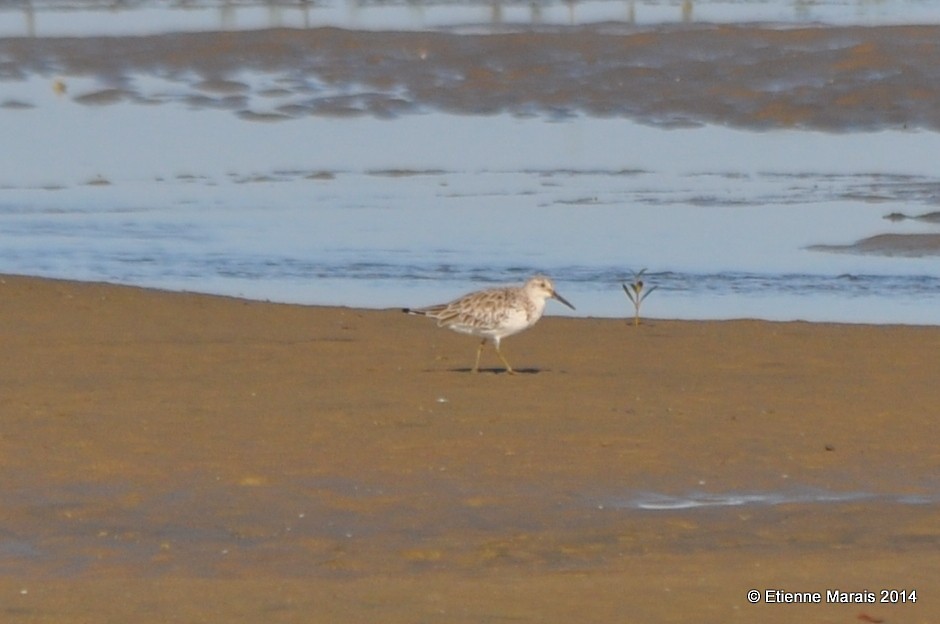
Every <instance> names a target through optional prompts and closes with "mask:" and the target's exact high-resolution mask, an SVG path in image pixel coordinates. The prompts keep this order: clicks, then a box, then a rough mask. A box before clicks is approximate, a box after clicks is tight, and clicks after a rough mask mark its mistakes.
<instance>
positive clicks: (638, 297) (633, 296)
mask: <svg viewBox="0 0 940 624" xmlns="http://www.w3.org/2000/svg"><path fill="white" fill-rule="evenodd" d="M644 273H646V269H642V270H640V271H633V283H632V284H629V285H628V284H623V292H625V293H627V297H628V298H629V299H630V301H631V302H632V303H633V325H634V327H636V326H638V325H639V324H640V305H641V304H642V303H643V301H644V300H645V299H646V298H647V297H649V296H650V293H651V292H653V291H654V290H656V288H657V287H656V286H653V287H652V288H646V286H645V284H643V274H644ZM644 288H646V290H644Z"/></svg>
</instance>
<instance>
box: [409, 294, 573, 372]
mask: <svg viewBox="0 0 940 624" xmlns="http://www.w3.org/2000/svg"><path fill="white" fill-rule="evenodd" d="M549 299H556V300H558V301H559V302H561V303H563V304H565V305H566V306H568V307H569V308H571V309H572V310H574V309H575V307H574V306H573V305H571V303H569V302H568V300H567V299H565V298H564V297H562V296H561V295H559V294H558V293H557V292H556V291H555V285H554V284H553V283H552V280H551V279H549V278H548V277H546V276H544V275H536V276H534V277H532V278H530V279H529V280H528V281H527V282H526V283H525V284H523V285H522V286H500V287H497V288H487V289H485V290H477V291H474V292H471V293H468V294H466V295H464V296H462V297H459V298H457V299H454V300H453V301H451V302H450V303H442V304H438V305H432V306H428V307H425V308H403V309H402V312H405V313H406V314H416V315H419V316H427V317H429V318H432V319H436V320H437V326H438V327H446V328H447V329H450V330H453V331H455V332H458V333H461V334H469V335H471V336H477V337H479V338H482V340H481V341H480V346H479V347H478V348H477V359H476V363H475V364H474V365H473V372H474V373H478V372H479V371H480V355H481V354H482V353H483V347H484V346H486V343H487V342H492V343H493V347H494V348H495V349H496V355H498V356H499V359H500V360H502V362H503V364H505V366H506V372H507V373H509V374H510V375H512V374H515V372H516V371H514V370H513V368H512V366H511V365H510V364H509V361H508V360H507V359H506V357H505V356H504V355H503V353H502V351H500V350H499V343H500V341H501V340H502V339H503V338H506V337H507V336H512V335H513V334H518V333H519V332H521V331H523V330H526V329H529V328H530V327H532V326H533V325H535V324H536V323H537V322H538V320H539V319H540V318H542V312H544V311H545V303H546V302H547V301H548V300H549Z"/></svg>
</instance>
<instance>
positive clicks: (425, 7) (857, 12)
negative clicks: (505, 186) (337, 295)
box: [0, 0, 940, 37]
mask: <svg viewBox="0 0 940 624" xmlns="http://www.w3.org/2000/svg"><path fill="white" fill-rule="evenodd" d="M938 14H940V9H938V8H937V7H936V4H935V3H933V2H932V1H931V0H877V1H874V2H873V1H871V0H813V1H812V2H807V1H806V0H587V1H580V2H574V1H569V2H557V1H549V2H538V3H531V2H518V1H510V2H473V1H467V2H460V3H453V2H439V1H428V2H396V1H385V2H364V1H359V0H344V1H335V2H316V3H311V2H304V1H303V0H298V1H289V0H284V1H277V2H265V1H262V0H243V1H234V2H233V1H230V0H227V1H224V2H222V1H212V0H200V1H165V2H159V1H156V0H144V1H136V0H134V1H127V0H124V1H122V2H120V3H114V2H110V1H106V0H100V1H99V0H27V1H25V2H20V3H9V4H4V6H2V7H0V36H41V37H48V36H82V37H87V36H90V35H115V34H122V35H124V34H130V35H141V34H153V33H162V32H181V31H189V32H194V31H210V30H226V31H232V30H252V29H258V28H278V27H290V28H312V27H320V26H337V27H341V28H350V29H355V30H412V31H414V30H441V29H454V28H458V29H462V30H468V29H472V30H477V31H479V30H487V29H493V28H500V29H501V28H506V27H519V26H530V25H546V24H558V25H572V24H590V23H597V22H624V23H629V24H639V25H649V24H662V23H690V22H693V23H694V22H697V23H754V22H769V23H778V24H779V23H791V24H807V23H824V24H840V25H848V24H854V25H873V24H901V23H903V24H924V23H936V22H937V19H938Z"/></svg>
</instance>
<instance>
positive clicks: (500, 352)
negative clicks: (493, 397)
mask: <svg viewBox="0 0 940 624" xmlns="http://www.w3.org/2000/svg"><path fill="white" fill-rule="evenodd" d="M493 346H494V347H496V355H498V356H499V359H501V360H502V361H503V364H505V365H506V372H507V373H509V374H510V375H515V374H516V371H514V370H512V366H510V365H509V360H507V359H506V358H505V357H503V352H502V351H500V350H499V342H494V343H493Z"/></svg>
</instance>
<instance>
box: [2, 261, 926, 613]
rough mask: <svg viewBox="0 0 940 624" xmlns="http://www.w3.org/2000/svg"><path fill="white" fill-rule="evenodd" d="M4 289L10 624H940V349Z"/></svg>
mask: <svg viewBox="0 0 940 624" xmlns="http://www.w3.org/2000/svg"><path fill="white" fill-rule="evenodd" d="M0 292H2V304H0V318H2V322H0V328H2V329H0V332H2V336H0V341H2V344H3V349H4V357H3V359H2V360H0V366H2V375H0V387H2V392H0V404H2V409H3V414H4V427H3V432H2V436H0V448H2V452H0V462H2V470H3V474H4V479H3V480H2V483H0V496H2V500H3V501H4V505H3V509H2V537H0V552H2V553H3V557H2V558H0V566H2V567H0V596H2V600H0V612H2V614H3V620H4V621H5V622H31V623H33V622H55V623H71V622H75V623H77V622H89V621H95V622H110V621H113V622H118V621H121V622H128V621H133V622H138V623H148V622H166V621H174V622H190V621H191V622H197V621H198V622H363V621H382V622H418V621H442V622H443V621H446V622H495V621H520V622H572V621H578V622H623V621H634V622H689V621H701V622H728V621H739V622H753V621H762V622H781V623H782V622H794V621H812V622H857V621H867V622H924V623H926V622H935V621H937V619H938V617H940V607H938V601H937V600H936V592H937V582H936V579H937V578H938V577H940V558H938V557H937V545H938V544H940V513H938V499H937V496H938V475H940V453H938V451H937V445H936V437H935V435H933V434H934V431H935V422H934V421H935V417H936V406H937V405H940V386H938V384H937V383H936V380H935V372H936V369H935V364H936V353H937V351H938V347H940V328H937V327H911V326H853V325H825V324H809V323H770V322H762V321H747V320H742V321H729V322H678V321H668V320H656V319H654V320H646V321H645V322H644V323H643V324H641V325H640V326H639V327H633V326H631V325H630V324H628V323H627V322H626V320H618V319H607V320H600V319H563V318H551V317H549V318H545V319H543V320H542V321H541V322H540V323H539V324H538V325H537V326H536V327H535V328H534V329H532V330H531V331H529V332H527V333H524V334H522V335H520V336H518V337H513V338H510V339H508V340H506V341H505V343H504V346H505V348H506V349H505V350H506V353H507V356H508V357H509V359H510V361H511V362H512V363H513V365H514V366H515V367H516V368H517V369H518V370H519V371H520V374H518V375H515V376H510V375H506V374H503V373H502V372H501V368H498V367H496V365H497V364H498V360H496V358H495V355H494V354H493V353H492V352H487V353H486V354H485V355H484V363H483V364H484V367H485V370H484V371H483V372H481V373H480V374H478V375H473V374H471V373H470V372H468V370H469V368H470V367H471V366H472V364H473V356H474V352H475V347H476V345H475V342H474V341H473V340H472V339H470V338H467V337H464V336H459V335H456V334H451V333H449V332H446V331H443V330H440V329H437V328H436V327H434V325H433V323H430V322H428V321H427V320H426V319H420V318H415V317H409V316H406V315H403V314H401V313H400V312H399V311H397V310H386V311H372V310H356V309H346V308H325V307H324V308H320V307H305V306H291V305H278V304H269V303H263V302H250V301H244V300H238V299H229V298H222V297H211V296H204V295H193V294H179V293H168V292H158V291H148V290H143V289H136V288H127V287H117V286H110V285H101V284H83V283H72V282H60V281H50V280H41V279H33V278H23V277H11V276H7V277H3V278H2V280H0ZM612 296H613V295H612ZM402 303H403V305H408V304H413V303H422V302H402ZM573 303H575V304H577V302H576V301H573ZM735 496H744V498H742V499H741V500H738V499H735V498H734V497H735ZM748 496H750V497H751V498H747V497H748ZM651 497H652V498H651ZM650 500H653V501H656V500H659V501H662V500H666V501H673V502H675V501H688V500H699V501H703V500H704V501H712V504H705V505H703V506H700V507H694V508H687V507H688V505H686V506H682V505H679V504H674V505H672V507H676V508H669V507H670V505H669V504H667V505H660V506H658V507H657V505H651V504H648V503H649V501H650ZM644 501H645V502H644ZM716 501H717V502H716ZM752 589H756V590H758V591H759V592H760V598H761V599H760V601H759V603H758V604H750V603H749V601H748V599H747V593H748V591H749V590H752ZM768 590H769V591H770V592H771V594H770V597H771V598H772V599H776V598H777V597H778V596H780V598H781V600H786V599H787V594H786V592H792V593H797V592H799V593H801V594H803V595H804V597H805V596H807V595H810V596H811V595H812V594H814V593H819V594H820V595H821V602H822V604H812V603H810V604H767V603H766V600H767V597H768V594H767V593H766V592H767V591H768ZM776 590H779V591H780V592H784V593H782V594H778V593H776ZM882 590H886V591H888V592H889V593H887V594H885V595H884V597H886V598H887V599H889V600H900V599H902V598H909V597H910V595H909V594H904V593H894V594H892V593H890V591H891V590H898V592H911V591H916V592H917V593H916V602H913V603H912V602H911V601H910V600H907V602H905V603H902V604H892V603H889V602H881V599H882V597H883V595H882ZM831 591H840V592H848V593H851V594H854V595H856V597H861V598H863V599H864V598H865V597H866V596H867V595H868V592H871V594H872V595H873V600H875V602H874V603H862V604H855V603H849V604H839V603H832V602H829V601H830V600H831V598H832V596H830V595H829V593H828V592H831ZM834 595H835V594H833V596H834ZM839 595H841V594H839Z"/></svg>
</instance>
